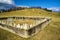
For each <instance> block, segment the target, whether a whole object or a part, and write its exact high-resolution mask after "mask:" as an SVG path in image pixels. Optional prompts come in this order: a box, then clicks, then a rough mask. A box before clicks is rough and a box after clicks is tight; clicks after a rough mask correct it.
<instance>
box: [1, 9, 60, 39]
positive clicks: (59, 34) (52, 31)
mask: <svg viewBox="0 0 60 40" xmlns="http://www.w3.org/2000/svg"><path fill="white" fill-rule="evenodd" d="M12 16H40V17H51V18H52V22H51V23H50V24H49V25H48V26H46V27H45V28H44V29H43V30H42V31H40V32H39V33H38V34H36V35H35V36H32V37H31V38H28V39H25V38H22V37H20V36H17V35H14V34H12V33H10V32H8V31H5V30H2V29H0V40H60V13H58V12H48V11H45V10H43V9H24V10H18V11H11V12H6V13H5V12H4V13H0V18H1V17H12Z"/></svg>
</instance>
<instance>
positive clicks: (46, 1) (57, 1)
mask: <svg viewBox="0 0 60 40" xmlns="http://www.w3.org/2000/svg"><path fill="white" fill-rule="evenodd" d="M14 2H15V4H16V5H17V6H41V7H45V8H50V7H60V0H14Z"/></svg>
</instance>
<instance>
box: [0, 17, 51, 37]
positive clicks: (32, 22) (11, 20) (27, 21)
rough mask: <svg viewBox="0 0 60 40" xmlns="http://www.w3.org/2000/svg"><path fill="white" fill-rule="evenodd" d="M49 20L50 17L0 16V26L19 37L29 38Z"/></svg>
mask: <svg viewBox="0 0 60 40" xmlns="http://www.w3.org/2000/svg"><path fill="white" fill-rule="evenodd" d="M50 22H51V18H50V17H36V16H33V17H32V16H25V17H24V16H20V17H3V18H0V28H2V29H4V30H8V31H9V32H12V33H14V34H16V35H19V36H21V37H24V38H29V37H31V36H33V35H35V34H36V33H38V32H39V31H40V30H42V29H43V28H45V27H46V25H48V24H49V23H50Z"/></svg>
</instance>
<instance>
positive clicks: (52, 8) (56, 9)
mask: <svg viewBox="0 0 60 40" xmlns="http://www.w3.org/2000/svg"><path fill="white" fill-rule="evenodd" d="M48 9H49V10H52V11H60V7H51V8H48Z"/></svg>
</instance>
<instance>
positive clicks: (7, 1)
mask: <svg viewBox="0 0 60 40" xmlns="http://www.w3.org/2000/svg"><path fill="white" fill-rule="evenodd" d="M0 2H1V3H7V4H14V1H13V0H0Z"/></svg>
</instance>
